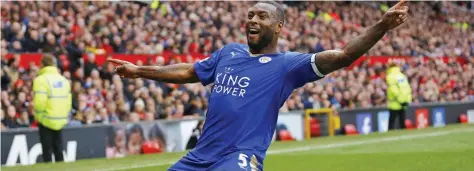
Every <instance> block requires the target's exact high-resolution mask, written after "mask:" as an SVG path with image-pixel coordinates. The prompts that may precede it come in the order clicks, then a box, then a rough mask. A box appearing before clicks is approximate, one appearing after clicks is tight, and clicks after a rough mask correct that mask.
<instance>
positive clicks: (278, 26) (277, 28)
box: [275, 21, 283, 33]
mask: <svg viewBox="0 0 474 171" xmlns="http://www.w3.org/2000/svg"><path fill="white" fill-rule="evenodd" d="M281 29H283V21H279V22H278V23H277V25H276V29H275V33H280V31H281Z"/></svg>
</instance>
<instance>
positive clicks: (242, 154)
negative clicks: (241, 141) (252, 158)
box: [238, 153, 249, 169]
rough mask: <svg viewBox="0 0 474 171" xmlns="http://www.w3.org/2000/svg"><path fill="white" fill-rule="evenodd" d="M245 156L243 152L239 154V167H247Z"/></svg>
mask: <svg viewBox="0 0 474 171" xmlns="http://www.w3.org/2000/svg"><path fill="white" fill-rule="evenodd" d="M247 158H249V156H247V155H246V154H244V153H240V154H239V161H241V162H239V163H238V164H239V166H240V168H242V169H245V168H247Z"/></svg>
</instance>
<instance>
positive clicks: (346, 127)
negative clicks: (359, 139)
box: [344, 124, 359, 135]
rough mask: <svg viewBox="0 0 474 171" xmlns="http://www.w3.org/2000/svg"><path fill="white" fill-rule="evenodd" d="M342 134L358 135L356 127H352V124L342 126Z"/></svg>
mask: <svg viewBox="0 0 474 171" xmlns="http://www.w3.org/2000/svg"><path fill="white" fill-rule="evenodd" d="M344 133H345V134H346V135H357V134H359V133H358V132H357V129H356V127H355V126H354V124H346V125H344Z"/></svg>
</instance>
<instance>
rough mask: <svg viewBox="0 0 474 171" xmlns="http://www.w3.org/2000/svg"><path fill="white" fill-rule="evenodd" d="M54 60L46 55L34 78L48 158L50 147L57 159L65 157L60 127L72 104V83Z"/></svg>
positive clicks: (37, 113)
mask: <svg viewBox="0 0 474 171" xmlns="http://www.w3.org/2000/svg"><path fill="white" fill-rule="evenodd" d="M54 60H55V59H54V57H53V56H49V55H45V56H43V58H42V59H41V69H40V71H39V73H38V76H37V77H36V78H35V80H34V82H33V92H34V98H33V102H34V109H35V119H36V120H37V121H38V122H39V134H40V141H41V145H42V148H43V160H44V161H45V162H50V161H51V151H53V152H54V156H55V161H56V162H58V161H63V153H62V150H63V149H62V140H61V139H62V138H61V137H62V136H61V130H62V129H63V128H64V126H65V125H66V124H67V122H68V115H69V112H70V111H71V108H72V95H71V86H70V84H69V81H68V80H67V79H66V78H65V77H63V76H62V75H61V74H60V73H59V69H58V68H57V67H56V66H55V65H56V64H55V62H54Z"/></svg>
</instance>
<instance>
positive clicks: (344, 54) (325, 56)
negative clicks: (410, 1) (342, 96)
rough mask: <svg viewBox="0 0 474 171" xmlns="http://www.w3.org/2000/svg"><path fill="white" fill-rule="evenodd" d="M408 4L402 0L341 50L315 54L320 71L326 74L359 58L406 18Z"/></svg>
mask: <svg viewBox="0 0 474 171" xmlns="http://www.w3.org/2000/svg"><path fill="white" fill-rule="evenodd" d="M407 12H408V6H405V1H404V0H402V1H400V2H399V3H397V4H396V5H395V6H393V7H392V8H390V9H389V10H388V11H387V13H385V14H384V16H383V18H382V20H380V21H379V22H377V24H375V25H373V26H372V27H370V28H369V29H367V31H365V32H364V33H363V34H362V35H360V36H358V37H356V38H354V39H352V40H351V41H349V42H348V43H347V44H346V45H345V46H344V47H343V48H342V49H341V50H327V51H323V52H320V53H318V54H317V57H316V65H317V67H318V69H319V70H320V72H321V73H323V74H328V73H330V72H332V71H335V70H338V69H341V68H344V67H347V66H349V65H350V64H352V63H353V62H354V61H355V60H357V59H359V57H360V56H362V55H363V54H364V53H367V51H369V50H370V48H372V47H373V46H374V45H375V43H377V42H378V41H379V40H380V39H381V38H382V37H383V36H384V35H385V33H386V32H387V31H388V30H390V29H393V28H395V27H397V26H399V25H401V24H402V23H404V22H405V21H406V20H407Z"/></svg>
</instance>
